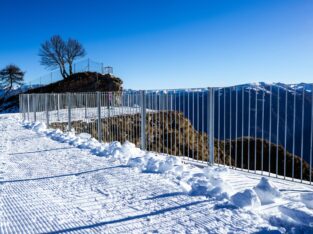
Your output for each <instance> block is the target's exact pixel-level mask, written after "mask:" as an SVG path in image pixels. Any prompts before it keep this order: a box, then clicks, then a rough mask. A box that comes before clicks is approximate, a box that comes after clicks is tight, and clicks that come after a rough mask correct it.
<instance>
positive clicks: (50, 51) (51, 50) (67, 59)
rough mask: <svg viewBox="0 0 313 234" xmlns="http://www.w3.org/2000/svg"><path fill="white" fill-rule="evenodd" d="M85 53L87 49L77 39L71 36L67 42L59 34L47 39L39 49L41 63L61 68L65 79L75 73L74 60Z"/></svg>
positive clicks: (53, 67) (52, 67)
mask: <svg viewBox="0 0 313 234" xmlns="http://www.w3.org/2000/svg"><path fill="white" fill-rule="evenodd" d="M85 54H86V52H85V49H84V48H83V46H82V45H81V44H80V43H79V42H78V41H77V40H74V39H71V38H70V39H68V40H67V42H65V41H64V40H63V39H62V38H61V37H60V36H58V35H55V36H53V37H51V38H50V40H48V41H45V42H44V43H43V44H42V45H41V48H40V51H39V56H40V57H41V60H40V63H41V64H42V65H44V66H45V67H47V68H48V69H56V68H59V69H60V73H61V75H62V77H63V79H66V78H67V77H68V76H69V75H72V74H73V62H74V60H75V59H77V58H79V57H83V56H85ZM67 66H68V70H67Z"/></svg>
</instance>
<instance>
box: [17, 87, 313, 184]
mask: <svg viewBox="0 0 313 234" xmlns="http://www.w3.org/2000/svg"><path fill="white" fill-rule="evenodd" d="M288 87H289V86H288ZM288 87H287V86H283V85H267V86H266V87H263V88H258V87H253V86H250V87H249V86H247V87H245V86H234V87H225V88H205V89H189V90H161V91H123V92H106V93H102V92H97V93H63V94H23V95H21V96H20V110H21V113H22V115H23V118H24V119H25V120H28V121H31V122H33V121H41V122H45V123H46V124H47V125H48V126H50V127H52V128H59V129H61V130H63V131H75V133H76V134H80V133H89V134H91V135H92V136H93V137H95V138H96V139H98V140H99V141H104V142H111V141H120V142H125V141H130V142H133V143H134V144H136V145H137V146H140V147H141V148H142V149H145V150H148V151H154V152H158V153H164V154H169V155H176V156H182V157H185V159H186V160H190V161H196V162H204V163H211V164H213V163H214V164H217V165H222V166H228V167H231V168H234V169H237V170H243V171H248V172H252V173H258V174H262V175H268V176H274V177H278V178H283V179H290V180H293V181H299V182H305V183H310V184H311V181H312V140H313V124H312V123H313V105H312V104H313V95H312V89H310V90H308V89H307V87H304V86H303V87H302V88H301V89H293V88H288ZM310 88H312V86H310Z"/></svg>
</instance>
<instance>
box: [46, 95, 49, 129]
mask: <svg viewBox="0 0 313 234" xmlns="http://www.w3.org/2000/svg"><path fill="white" fill-rule="evenodd" d="M45 111H46V124H47V127H49V106H48V94H47V93H46V94H45Z"/></svg>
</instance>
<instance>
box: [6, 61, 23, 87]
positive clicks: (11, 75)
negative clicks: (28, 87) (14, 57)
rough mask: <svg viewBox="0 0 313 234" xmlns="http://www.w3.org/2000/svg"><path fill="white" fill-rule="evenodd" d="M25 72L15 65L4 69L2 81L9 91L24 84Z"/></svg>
mask: <svg viewBox="0 0 313 234" xmlns="http://www.w3.org/2000/svg"><path fill="white" fill-rule="evenodd" d="M24 75H25V72H23V71H22V70H21V69H20V68H19V67H18V66H16V65H14V64H10V65H7V66H6V67H5V68H4V69H2V70H0V81H1V84H2V86H3V87H5V89H6V90H7V91H10V90H12V88H13V85H14V84H16V85H22V84H23V83H24Z"/></svg>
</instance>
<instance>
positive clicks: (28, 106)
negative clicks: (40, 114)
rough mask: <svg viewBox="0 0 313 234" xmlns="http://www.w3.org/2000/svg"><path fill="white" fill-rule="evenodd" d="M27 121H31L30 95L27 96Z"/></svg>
mask: <svg viewBox="0 0 313 234" xmlns="http://www.w3.org/2000/svg"><path fill="white" fill-rule="evenodd" d="M27 121H29V94H27Z"/></svg>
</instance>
